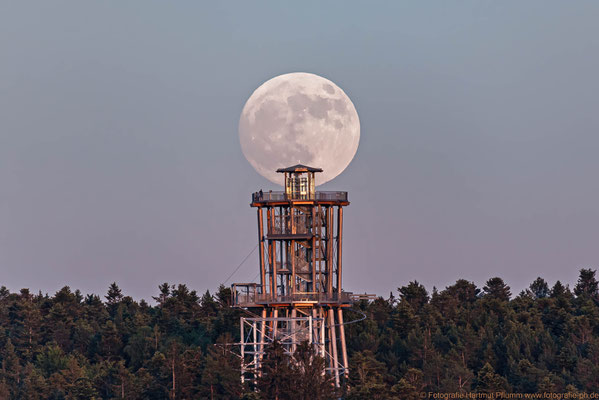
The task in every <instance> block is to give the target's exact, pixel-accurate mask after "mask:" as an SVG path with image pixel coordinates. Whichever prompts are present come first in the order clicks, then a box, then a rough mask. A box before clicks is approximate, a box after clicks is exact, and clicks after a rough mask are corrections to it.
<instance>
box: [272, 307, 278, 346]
mask: <svg viewBox="0 0 599 400" xmlns="http://www.w3.org/2000/svg"><path fill="white" fill-rule="evenodd" d="M272 317H273V318H274V321H272V338H273V341H274V340H275V339H276V338H277V318H279V309H278V308H277V307H275V309H274V310H273V311H272Z"/></svg>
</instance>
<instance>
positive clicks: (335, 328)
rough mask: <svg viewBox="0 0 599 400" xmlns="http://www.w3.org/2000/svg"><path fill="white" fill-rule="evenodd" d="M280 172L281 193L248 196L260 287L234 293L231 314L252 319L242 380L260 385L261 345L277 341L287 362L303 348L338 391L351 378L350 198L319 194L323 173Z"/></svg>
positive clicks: (245, 322) (246, 323)
mask: <svg viewBox="0 0 599 400" xmlns="http://www.w3.org/2000/svg"><path fill="white" fill-rule="evenodd" d="M277 172H279V173H282V174H285V186H284V189H285V190H284V191H280V192H272V191H269V192H262V191H260V192H256V193H253V194H252V202H251V204H250V205H251V207H255V208H256V209H257V214H258V241H259V246H258V249H259V261H260V272H259V276H260V283H235V284H233V285H232V296H233V306H234V307H242V308H246V309H249V310H251V311H252V312H253V313H254V314H255V315H256V317H254V318H241V332H240V333H241V342H240V345H241V358H242V366H241V379H242V381H245V380H251V381H255V380H256V379H257V377H258V376H259V374H260V366H261V361H262V356H263V354H264V346H265V345H266V344H268V343H270V342H273V341H274V340H278V341H279V342H280V343H281V344H282V345H283V347H284V348H285V350H286V352H288V354H291V355H292V354H293V352H294V351H295V349H296V346H297V345H298V344H300V343H301V342H303V341H308V342H309V343H311V344H312V345H313V346H314V348H315V349H316V351H317V352H318V354H320V355H321V356H322V357H323V358H324V359H325V360H326V369H327V372H328V373H330V374H332V376H333V377H334V379H335V383H336V385H337V386H339V385H340V380H341V379H342V378H343V377H344V376H347V374H348V360H347V349H346V345H345V331H344V326H343V308H344V307H350V306H351V304H352V294H351V293H348V292H344V291H343V289H342V284H341V277H342V268H341V266H342V262H341V261H342V257H341V255H342V237H343V207H344V206H347V205H349V201H348V200H347V192H321V191H318V192H317V191H316V190H315V187H316V185H315V174H316V173H318V172H322V169H320V168H311V167H307V166H305V165H294V166H292V167H289V168H281V169H278V170H277Z"/></svg>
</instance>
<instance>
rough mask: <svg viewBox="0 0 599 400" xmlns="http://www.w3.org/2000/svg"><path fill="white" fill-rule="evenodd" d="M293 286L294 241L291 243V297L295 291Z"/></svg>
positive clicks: (294, 285)
mask: <svg viewBox="0 0 599 400" xmlns="http://www.w3.org/2000/svg"><path fill="white" fill-rule="evenodd" d="M296 286H297V285H296V284H295V240H292V241H291V295H292V296H293V295H294V294H295V292H296V290H297V288H296Z"/></svg>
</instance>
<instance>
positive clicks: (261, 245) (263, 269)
mask: <svg viewBox="0 0 599 400" xmlns="http://www.w3.org/2000/svg"><path fill="white" fill-rule="evenodd" d="M263 218H264V217H263V215H262V207H258V247H259V253H260V285H261V287H262V293H265V292H266V266H265V265H264V220H263Z"/></svg>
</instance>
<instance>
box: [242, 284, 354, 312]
mask: <svg viewBox="0 0 599 400" xmlns="http://www.w3.org/2000/svg"><path fill="white" fill-rule="evenodd" d="M261 291H262V288H261V287H260V286H259V285H247V284H241V285H239V284H234V285H233V287H232V293H231V295H232V297H233V299H232V300H233V306H237V307H251V306H252V305H259V304H268V303H298V302H314V303H339V304H349V303H351V302H352V301H353V293H350V292H341V293H331V294H328V293H296V294H288V295H277V296H273V295H272V294H271V293H261Z"/></svg>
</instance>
